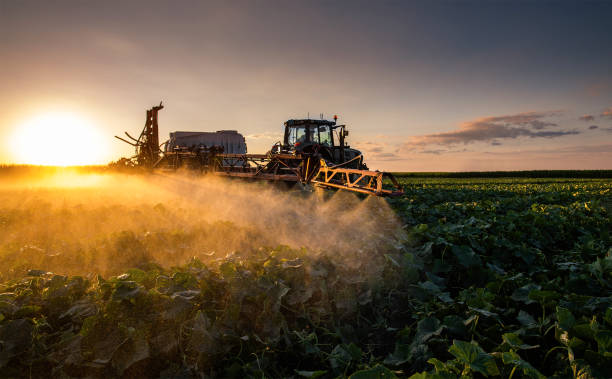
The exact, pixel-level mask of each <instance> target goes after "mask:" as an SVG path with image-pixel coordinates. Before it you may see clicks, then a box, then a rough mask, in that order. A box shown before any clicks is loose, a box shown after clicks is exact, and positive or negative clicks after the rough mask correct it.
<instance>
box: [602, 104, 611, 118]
mask: <svg viewBox="0 0 612 379" xmlns="http://www.w3.org/2000/svg"><path fill="white" fill-rule="evenodd" d="M600 116H601V117H604V118H609V119H610V120H612V107H609V108H606V109H604V111H603V112H601V114H600Z"/></svg>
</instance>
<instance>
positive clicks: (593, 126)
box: [589, 125, 599, 130]
mask: <svg viewBox="0 0 612 379" xmlns="http://www.w3.org/2000/svg"><path fill="white" fill-rule="evenodd" d="M589 129H590V130H595V129H599V126H597V125H591V126H589Z"/></svg>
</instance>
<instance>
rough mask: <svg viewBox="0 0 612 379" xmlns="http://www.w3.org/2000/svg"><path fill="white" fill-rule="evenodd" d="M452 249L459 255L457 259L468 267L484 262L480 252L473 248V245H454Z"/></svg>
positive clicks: (456, 255)
mask: <svg viewBox="0 0 612 379" xmlns="http://www.w3.org/2000/svg"><path fill="white" fill-rule="evenodd" d="M451 251H452V252H453V254H454V255H455V257H457V261H458V262H459V264H460V265H462V266H463V267H466V268H470V267H474V266H480V265H481V264H482V262H481V260H480V257H479V256H478V254H476V253H475V252H474V250H472V248H471V247H469V246H466V245H453V247H452V249H451Z"/></svg>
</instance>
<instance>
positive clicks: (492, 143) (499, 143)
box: [491, 141, 502, 146]
mask: <svg viewBox="0 0 612 379" xmlns="http://www.w3.org/2000/svg"><path fill="white" fill-rule="evenodd" d="M501 144H502V143H501V142H498V141H493V142H491V145H493V146H500V145H501Z"/></svg>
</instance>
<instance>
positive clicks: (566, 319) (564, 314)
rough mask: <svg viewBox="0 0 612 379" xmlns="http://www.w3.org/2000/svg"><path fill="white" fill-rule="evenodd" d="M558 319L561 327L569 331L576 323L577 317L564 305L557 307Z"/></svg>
mask: <svg viewBox="0 0 612 379" xmlns="http://www.w3.org/2000/svg"><path fill="white" fill-rule="evenodd" d="M557 320H558V325H559V328H561V329H562V330H567V331H570V330H571V329H572V327H573V326H574V324H575V323H576V319H575V318H574V315H573V314H572V312H570V311H569V310H568V309H565V308H562V307H557Z"/></svg>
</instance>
